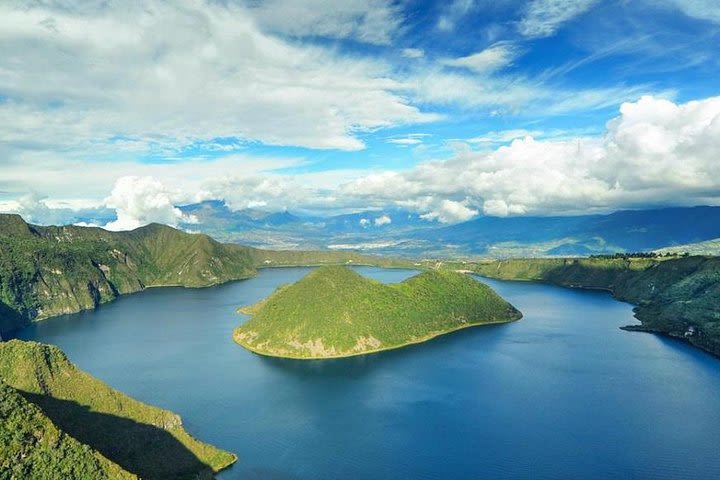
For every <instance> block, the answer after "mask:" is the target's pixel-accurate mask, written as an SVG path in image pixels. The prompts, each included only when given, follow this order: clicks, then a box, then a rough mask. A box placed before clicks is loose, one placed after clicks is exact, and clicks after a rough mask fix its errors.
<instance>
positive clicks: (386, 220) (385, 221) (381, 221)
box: [373, 215, 392, 227]
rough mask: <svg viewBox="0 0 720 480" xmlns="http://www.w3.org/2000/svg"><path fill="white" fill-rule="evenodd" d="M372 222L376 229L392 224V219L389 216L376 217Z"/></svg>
mask: <svg viewBox="0 0 720 480" xmlns="http://www.w3.org/2000/svg"><path fill="white" fill-rule="evenodd" d="M373 222H374V223H375V226H376V227H382V226H383V225H390V224H391V223H392V218H390V216H389V215H382V216H380V217H377V218H376V219H375V220H374V221H373Z"/></svg>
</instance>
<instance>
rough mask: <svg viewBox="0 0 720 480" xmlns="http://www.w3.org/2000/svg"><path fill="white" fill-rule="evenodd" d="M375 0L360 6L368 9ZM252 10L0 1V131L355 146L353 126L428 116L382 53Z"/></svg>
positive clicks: (137, 141) (65, 145) (78, 141)
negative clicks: (360, 53) (278, 27)
mask: <svg viewBox="0 0 720 480" xmlns="http://www.w3.org/2000/svg"><path fill="white" fill-rule="evenodd" d="M341 3H343V5H345V2H341ZM375 3H378V2H374V3H373V2H370V3H369V4H367V2H365V7H363V8H365V9H366V10H367V12H366V13H365V14H363V15H364V17H363V18H370V17H372V18H375V16H376V15H380V14H379V13H378V11H376V10H373V9H372V8H369V7H373V5H374V4H375ZM380 3H382V2H380ZM298 5H299V3H298ZM353 5H355V7H352V8H350V7H347V8H346V7H340V6H338V7H336V8H335V10H331V11H330V12H333V11H336V12H337V11H340V10H343V9H350V10H353V9H354V10H353V11H360V10H359V9H360V7H359V6H358V5H359V2H354V3H353ZM252 12H255V14H258V15H259V14H260V12H259V11H257V10H248V9H245V8H242V7H239V6H237V5H235V4H233V3H228V4H224V3H223V2H210V3H205V2H200V1H197V0H181V1H179V2H162V1H159V0H154V1H150V2H139V1H131V2H122V4H120V3H107V2H103V3H95V2H80V3H77V4H72V5H71V4H67V5H61V4H53V3H49V4H48V3H37V4H33V5H25V6H22V7H19V6H18V7H14V6H13V4H7V3H5V4H2V5H0V91H2V92H3V95H4V96H5V97H7V101H4V102H2V103H0V129H1V130H2V131H3V143H5V144H6V145H9V146H10V147H13V148H16V149H21V150H23V151H27V150H28V149H39V150H43V149H44V150H49V151H63V152H68V151H82V152H84V153H89V152H92V151H93V150H94V149H95V148H96V147H106V146H108V145H111V146H113V147H115V148H116V149H118V150H119V149H121V147H122V148H123V149H125V151H128V152H129V151H133V152H138V151H143V150H147V149H148V148H149V146H150V145H152V144H160V145H162V146H163V147H165V148H178V147H182V146H186V145H189V144H192V143H193V142H196V141H210V140H212V139H215V138H218V137H222V138H232V137H238V138H242V139H251V140H258V141H261V142H264V143H267V144H273V145H295V146H304V147H310V148H326V149H341V150H359V149H362V148H364V143H363V142H362V140H361V139H360V138H359V135H358V134H360V133H362V132H367V131H373V130H376V129H379V128H385V127H390V126H396V125H401V124H411V123H417V122H426V121H432V120H434V119H436V118H437V116H434V115H431V114H425V113H423V112H421V111H420V110H419V109H418V108H416V107H415V106H412V105H411V104H410V103H409V100H408V99H406V98H405V95H404V94H402V91H403V90H404V89H405V88H406V87H405V86H404V85H403V84H402V83H401V82H399V81H398V80H395V79H394V78H393V76H394V75H393V68H392V66H391V65H389V64H388V63H386V62H384V61H383V60H381V59H377V58H376V59H372V58H369V57H357V56H355V57H351V56H348V55H342V54H340V53H339V52H337V51H335V50H333V49H330V48H323V47H321V46H318V45H314V44H306V45H303V44H300V43H298V42H290V41H286V40H283V39H282V38H278V37H275V36H272V35H269V34H267V33H265V32H264V31H262V30H261V29H260V28H259V27H258V21H257V20H256V19H254V18H253V16H252ZM313 15H314V14H313ZM343 15H344V14H343ZM343 15H340V17H342V18H345V17H344V16H343ZM348 15H350V14H348ZM353 15H354V14H353ZM277 16H278V17H283V18H287V19H289V20H291V21H295V20H296V19H295V18H294V17H290V16H287V15H277ZM323 18H324V17H322V15H320V20H321V21H322V23H323V24H324V23H328V24H331V23H332V22H330V21H328V22H325V20H323ZM348 18H354V17H353V16H352V15H350V17H348ZM343 21H344V20H343ZM368 21H369V20H368ZM373 22H374V21H372V22H370V23H368V25H373V24H374V23H373ZM311 23H312V22H311ZM341 23H342V22H341ZM351 23H352V22H351ZM260 24H262V21H260ZM368 28H370V27H368ZM348 35H351V36H352V35H355V36H357V35H362V32H355V33H352V32H350V33H348ZM368 35H369V34H368ZM376 40H377V39H376ZM279 120H281V121H279ZM112 139H115V140H114V141H113V140H112ZM123 139H131V141H130V142H127V141H124V140H123Z"/></svg>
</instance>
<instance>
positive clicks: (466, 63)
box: [442, 43, 518, 73]
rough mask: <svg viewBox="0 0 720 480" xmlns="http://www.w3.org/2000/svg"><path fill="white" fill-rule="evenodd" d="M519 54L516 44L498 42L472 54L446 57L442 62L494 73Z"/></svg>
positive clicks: (452, 65)
mask: <svg viewBox="0 0 720 480" xmlns="http://www.w3.org/2000/svg"><path fill="white" fill-rule="evenodd" d="M517 54H518V51H517V48H516V47H515V46H514V45H512V44H510V43H497V44H495V45H492V46H490V47H488V48H486V49H485V50H481V51H479V52H477V53H473V54H472V55H468V56H466V57H460V58H451V59H445V60H443V61H442V63H443V64H444V65H447V66H450V67H461V68H467V69H469V70H472V71H474V72H480V73H492V72H495V71H497V70H501V69H503V68H505V67H507V66H508V65H510V63H511V62H512V61H513V60H514V59H515V57H516V56H517Z"/></svg>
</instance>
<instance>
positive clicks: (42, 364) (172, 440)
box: [0, 340, 236, 479]
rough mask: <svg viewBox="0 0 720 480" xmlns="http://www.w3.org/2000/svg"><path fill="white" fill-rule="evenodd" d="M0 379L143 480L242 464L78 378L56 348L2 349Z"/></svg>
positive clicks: (165, 417) (156, 412) (153, 412)
mask: <svg viewBox="0 0 720 480" xmlns="http://www.w3.org/2000/svg"><path fill="white" fill-rule="evenodd" d="M0 378H2V379H3V380H4V381H5V382H6V383H7V384H8V385H10V386H11V387H13V388H14V389H16V390H18V391H19V392H20V393H21V394H22V395H23V396H24V397H25V398H26V399H28V400H30V401H32V402H33V403H35V404H37V405H38V406H39V407H40V408H41V409H42V410H43V412H44V413H45V414H46V415H47V416H48V417H50V418H51V419H52V420H53V422H54V423H55V424H56V425H57V426H58V427H59V428H60V429H62V430H63V431H65V432H67V433H69V434H70V435H72V436H73V437H75V438H76V439H78V440H80V441H81V442H83V443H85V444H87V445H89V446H90V447H92V448H93V449H95V450H97V451H99V452H101V453H102V454H103V455H105V456H106V457H108V458H109V459H111V460H112V461H113V462H115V463H117V464H118V465H121V466H122V467H123V468H124V469H126V470H128V471H130V472H132V473H135V474H138V475H139V476H141V477H142V478H146V479H152V478H158V479H159V478H196V477H197V476H198V475H199V476H200V477H201V478H210V477H211V476H212V472H213V471H218V470H220V469H222V468H225V467H227V466H228V465H230V464H232V463H233V462H234V461H235V460H236V457H235V455H233V454H231V453H228V452H225V451H222V450H219V449H217V448H215V447H213V446H211V445H208V444H205V443H202V442H200V441H198V440H196V439H194V438H192V437H191V436H190V435H189V434H188V433H187V432H186V431H185V430H184V429H183V428H182V424H181V421H180V417H178V416H177V415H176V414H174V413H172V412H169V411H167V410H162V409H160V408H157V407H152V406H149V405H146V404H143V403H141V402H139V401H137V400H134V399H132V398H130V397H128V396H126V395H124V394H122V393H121V392H118V391H117V390H114V389H112V388H110V387H109V386H108V385H106V384H105V383H103V382H101V381H99V380H97V379H96V378H94V377H92V376H91V375H88V374H87V373H85V372H83V371H81V370H79V369H78V368H77V367H75V365H73V364H72V363H70V362H69V361H68V359H67V357H66V356H65V355H64V354H63V352H62V351H60V350H59V349H58V348H57V347H54V346H49V345H43V344H40V343H35V342H22V341H18V340H12V341H9V342H3V343H0Z"/></svg>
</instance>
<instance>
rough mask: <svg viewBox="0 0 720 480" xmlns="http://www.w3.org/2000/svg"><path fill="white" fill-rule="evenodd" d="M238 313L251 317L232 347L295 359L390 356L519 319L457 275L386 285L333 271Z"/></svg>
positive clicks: (483, 288)
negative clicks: (437, 339) (460, 332)
mask: <svg viewBox="0 0 720 480" xmlns="http://www.w3.org/2000/svg"><path fill="white" fill-rule="evenodd" d="M240 312H241V313H246V314H249V315H252V318H251V319H250V320H249V321H248V322H247V323H245V324H244V325H242V326H240V327H238V328H237V329H236V330H235V332H234V334H233V338H234V340H235V341H236V342H237V343H238V344H240V345H241V346H243V347H245V348H247V349H248V350H251V351H253V352H255V353H259V354H262V355H268V356H275V357H285V358H297V359H323V358H338V357H348V356H354V355H362V354H367V353H373V352H378V351H382V350H390V349H394V348H399V347H403V346H406V345H410V344H414V343H420V342H424V341H427V340H430V339H432V338H434V337H437V336H438V335H442V334H446V333H449V332H452V331H455V330H460V329H462V328H467V327H472V326H476V325H487V324H493V323H505V322H511V321H514V320H518V319H520V318H521V317H522V314H521V313H520V312H519V311H518V310H517V309H515V308H514V307H513V306H512V305H510V304H509V303H508V302H506V301H505V300H503V299H502V298H501V297H500V296H498V295H497V294H496V293H495V292H494V291H493V290H492V289H491V288H490V287H488V286H487V285H484V284H483V283H481V282H479V281H477V280H474V279H473V278H471V277H469V276H467V275H465V274H462V273H457V272H451V271H437V270H429V271H426V272H423V273H421V274H419V275H416V276H414V277H412V278H409V279H407V280H405V281H403V282H401V283H398V284H387V285H386V284H383V283H381V282H378V281H376V280H372V279H369V278H366V277H363V276H362V275H360V274H358V273H357V272H355V271H353V270H351V269H349V268H346V267H339V266H335V267H332V266H325V267H320V268H318V269H316V270H313V271H312V272H310V273H309V274H308V275H307V276H305V277H304V278H302V279H301V280H300V281H298V282H296V283H294V284H292V285H287V286H283V287H280V288H279V289H278V290H276V291H275V292H274V293H273V294H272V295H270V296H269V297H267V298H266V299H264V300H262V301H261V302H259V303H257V304H255V305H252V306H248V307H245V308H242V309H240Z"/></svg>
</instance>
